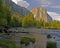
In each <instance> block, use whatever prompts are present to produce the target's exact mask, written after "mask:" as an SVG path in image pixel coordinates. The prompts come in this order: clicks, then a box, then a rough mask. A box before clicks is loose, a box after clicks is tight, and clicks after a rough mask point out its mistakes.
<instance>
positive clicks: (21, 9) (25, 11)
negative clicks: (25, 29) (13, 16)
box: [2, 0, 32, 16]
mask: <svg viewBox="0 0 60 48" xmlns="http://www.w3.org/2000/svg"><path fill="white" fill-rule="evenodd" d="M2 1H3V0H2ZM5 1H6V4H7V6H9V7H11V8H12V10H13V11H12V12H13V13H15V12H18V13H20V14H21V15H23V16H24V15H27V14H29V15H32V13H31V12H30V11H29V10H28V9H26V8H24V7H21V6H19V5H17V4H15V3H14V2H12V0H5Z"/></svg>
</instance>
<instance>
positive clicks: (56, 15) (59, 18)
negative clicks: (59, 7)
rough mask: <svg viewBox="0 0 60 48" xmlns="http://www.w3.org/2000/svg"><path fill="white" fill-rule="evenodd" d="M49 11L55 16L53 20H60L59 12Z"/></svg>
mask: <svg viewBox="0 0 60 48" xmlns="http://www.w3.org/2000/svg"><path fill="white" fill-rule="evenodd" d="M47 13H48V14H49V15H50V16H51V17H52V18H53V20H58V21H60V14H58V13H56V12H47Z"/></svg>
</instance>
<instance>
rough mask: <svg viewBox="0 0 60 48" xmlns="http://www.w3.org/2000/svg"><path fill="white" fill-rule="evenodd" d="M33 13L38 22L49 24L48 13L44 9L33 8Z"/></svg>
mask: <svg viewBox="0 0 60 48" xmlns="http://www.w3.org/2000/svg"><path fill="white" fill-rule="evenodd" d="M31 12H32V14H34V18H36V20H42V21H44V22H47V21H48V20H49V19H48V15H47V11H46V9H45V8H43V7H38V8H33V9H32V10H31ZM49 21H50V20H49Z"/></svg>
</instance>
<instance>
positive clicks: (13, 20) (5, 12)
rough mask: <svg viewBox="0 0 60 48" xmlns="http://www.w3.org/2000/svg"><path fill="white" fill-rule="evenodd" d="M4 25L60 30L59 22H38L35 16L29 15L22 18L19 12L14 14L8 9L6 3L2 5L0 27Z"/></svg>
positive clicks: (0, 5)
mask: <svg viewBox="0 0 60 48" xmlns="http://www.w3.org/2000/svg"><path fill="white" fill-rule="evenodd" d="M0 2H1V1H0ZM2 24H3V25H9V26H10V27H25V28H28V27H33V28H44V29H60V22H59V21H51V22H44V21H42V20H39V21H37V20H36V19H35V18H34V16H33V15H29V14H27V15H25V16H22V15H21V14H20V13H18V12H15V13H12V8H11V7H8V6H7V4H6V2H5V1H3V2H2V3H0V25H2Z"/></svg>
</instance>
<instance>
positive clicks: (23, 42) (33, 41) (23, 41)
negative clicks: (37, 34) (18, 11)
mask: <svg viewBox="0 0 60 48" xmlns="http://www.w3.org/2000/svg"><path fill="white" fill-rule="evenodd" d="M30 42H32V43H35V39H34V38H28V37H22V38H21V41H20V43H21V44H25V45H28V44H29V43H30Z"/></svg>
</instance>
